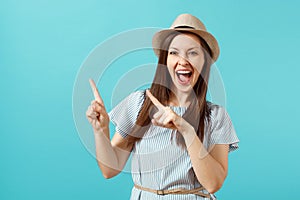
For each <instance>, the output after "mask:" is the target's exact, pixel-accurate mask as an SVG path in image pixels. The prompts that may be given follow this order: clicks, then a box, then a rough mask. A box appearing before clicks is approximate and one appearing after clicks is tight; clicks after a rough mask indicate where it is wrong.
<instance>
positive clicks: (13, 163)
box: [0, 0, 300, 200]
mask: <svg viewBox="0 0 300 200" xmlns="http://www.w3.org/2000/svg"><path fill="white" fill-rule="evenodd" d="M299 7H300V2H299V1H298V2H297V1H292V0H290V1H282V0H272V1H271V0H269V1H267V0H265V1H259V0H252V1H245V0H244V1H238V0H227V1H203V0H189V1H182V0H173V1H160V0H152V1H133V0H130V1H115V0H114V1H112V0H105V1H104V0H102V1H96V0H86V1H70V0H61V1H57V0H53V1H44V0H41V1H37V0H28V1H20V0H19V1H16V0H10V1H8V0H6V1H5V0H4V1H3V0H2V1H1V4H0V76H1V78H0V91H1V98H0V99H1V104H0V119H1V126H0V133H1V139H0V158H1V164H0V199H1V200H10V199H31V200H35V199H44V200H47V199H70V200H71V199H72V200H77V199H108V198H109V199H129V196H130V190H131V187H132V181H131V176H130V174H128V173H122V174H120V175H119V176H117V177H114V178H112V179H110V180H106V179H104V178H103V177H102V175H101V173H100V171H99V169H98V168H97V164H96V162H95V159H94V158H93V156H91V154H89V153H88V151H87V150H86V149H85V147H84V145H83V144H82V143H81V140H80V138H79V136H78V133H77V130H76V127H75V124H74V120H73V114H72V91H73V84H74V82H75V79H76V75H77V72H78V71H79V69H80V66H81V64H82V63H83V61H84V60H85V58H86V57H87V56H88V54H89V53H90V52H91V51H92V49H93V48H95V47H96V46H97V45H98V44H99V43H101V42H103V41H104V40H106V39H107V38H109V37H111V36H113V35H115V34H118V33H120V32H122V31H125V30H130V29H134V28H142V27H169V26H170V24H171V22H172V21H173V20H174V18H175V17H176V16H177V15H178V14H180V13H185V12H188V13H191V14H194V15H196V16H198V17H199V18H200V19H202V20H203V21H204V23H205V24H206V26H207V28H208V30H209V31H210V32H212V33H213V34H214V35H215V37H216V38H217V39H218V41H219V44H220V47H221V55H220V58H219V60H218V62H217V65H218V67H219V70H220V71H221V74H222V78H223V81H224V84H225V87H226V93H227V110H228V112H229V114H230V116H231V118H232V121H233V123H234V126H235V129H236V131H237V134H238V136H239V139H240V140H241V142H240V149H239V150H238V151H236V152H233V153H232V154H230V158H229V175H228V177H227V179H226V181H225V183H224V185H223V187H222V189H221V190H220V191H219V192H218V193H217V196H218V197H219V199H244V200H247V199H289V198H293V197H295V196H296V197H297V196H298V194H297V193H296V192H297V190H298V187H299V186H300V185H299V182H298V179H299V178H300V176H299V175H300V174H299V169H300V160H299V155H298V153H299V150H300V149H299V142H298V141H299V139H300V136H299V134H300V128H299V122H300V117H299V114H300V108H299V102H300V95H299V81H298V78H299V73H300V67H299V64H298V58H299V55H298V54H299V45H300V26H299V20H300V12H299ZM116 70H117V69H116ZM108 84H109V83H108ZM104 96H105V94H104ZM104 100H105V101H109V99H108V98H107V97H104ZM86 103H87V105H88V104H89V102H86ZM296 197H295V198H296Z"/></svg>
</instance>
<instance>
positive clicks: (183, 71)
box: [176, 70, 191, 74]
mask: <svg viewBox="0 0 300 200" xmlns="http://www.w3.org/2000/svg"><path fill="white" fill-rule="evenodd" d="M176 73H180V74H189V73H191V71H187V70H178V71H177V72H176Z"/></svg>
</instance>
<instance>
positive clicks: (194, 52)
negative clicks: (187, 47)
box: [189, 51, 198, 56]
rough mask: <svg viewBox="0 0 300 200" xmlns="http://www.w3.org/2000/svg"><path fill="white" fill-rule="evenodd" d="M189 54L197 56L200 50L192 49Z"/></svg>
mask: <svg viewBox="0 0 300 200" xmlns="http://www.w3.org/2000/svg"><path fill="white" fill-rule="evenodd" d="M189 55H192V56H196V55H198V52H197V51H190V52H189Z"/></svg>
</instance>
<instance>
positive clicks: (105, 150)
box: [86, 80, 132, 178]
mask: <svg viewBox="0 0 300 200" xmlns="http://www.w3.org/2000/svg"><path fill="white" fill-rule="evenodd" d="M90 84H91V87H92V89H93V92H94V96H95V100H94V101H92V102H91V105H90V106H89V108H88V110H87V111H86V116H87V118H88V120H89V122H90V123H91V125H92V127H93V129H94V137H95V147H96V158H97V163H98V166H99V168H100V169H101V171H102V174H103V176H104V177H105V178H111V177H114V176H116V175H117V174H119V173H120V171H121V170H122V169H123V168H124V166H125V164H126V161H127V160H128V157H129V155H130V152H131V149H132V145H130V144H128V143H127V142H126V140H125V139H124V138H123V137H122V136H121V135H120V134H119V133H116V134H115V135H114V137H113V139H112V141H110V137H109V116H108V114H107V112H106V109H105V106H104V103H103V100H102V98H101V96H100V94H99V92H98V89H97V87H96V85H95V83H94V81H93V80H90Z"/></svg>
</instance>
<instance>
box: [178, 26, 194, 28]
mask: <svg viewBox="0 0 300 200" xmlns="http://www.w3.org/2000/svg"><path fill="white" fill-rule="evenodd" d="M176 28H191V29H195V28H194V27H191V26H175V27H174V29H176Z"/></svg>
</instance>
